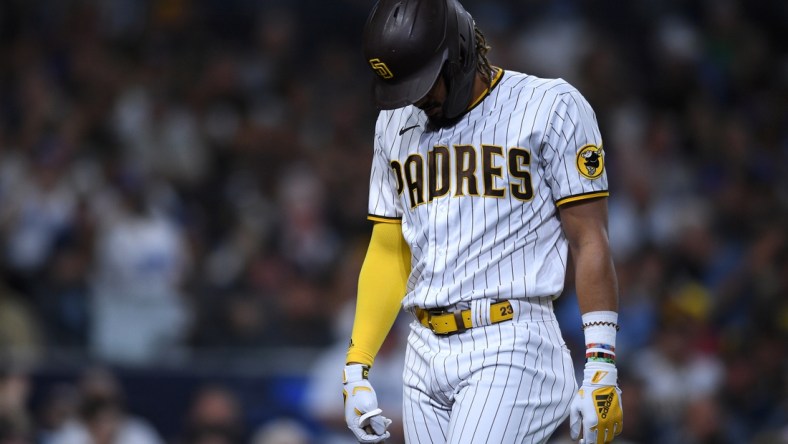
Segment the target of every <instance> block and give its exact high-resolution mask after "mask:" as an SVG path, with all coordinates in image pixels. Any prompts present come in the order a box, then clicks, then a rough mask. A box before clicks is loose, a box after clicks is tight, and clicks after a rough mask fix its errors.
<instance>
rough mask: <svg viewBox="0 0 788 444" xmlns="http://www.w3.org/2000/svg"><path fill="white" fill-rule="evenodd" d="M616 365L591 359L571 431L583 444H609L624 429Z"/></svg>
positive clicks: (576, 400) (572, 411)
mask: <svg viewBox="0 0 788 444" xmlns="http://www.w3.org/2000/svg"><path fill="white" fill-rule="evenodd" d="M617 379H618V371H617V370H616V366H615V365H613V364H609V363H606V362H587V363H586V366H585V369H584V370H583V384H582V386H581V387H580V389H579V390H578V391H577V394H576V395H575V398H574V399H573V400H572V405H571V407H570V410H569V433H570V435H571V437H572V439H574V440H577V439H580V438H581V437H582V439H580V442H581V443H582V444H606V443H610V442H613V438H614V437H615V436H618V435H620V434H621V431H622V430H624V412H623V409H622V408H621V389H619V388H618V383H617Z"/></svg>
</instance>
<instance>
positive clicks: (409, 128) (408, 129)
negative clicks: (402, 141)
mask: <svg viewBox="0 0 788 444" xmlns="http://www.w3.org/2000/svg"><path fill="white" fill-rule="evenodd" d="M418 127H419V125H413V126H406V127H405V128H402V129H400V130H399V135H400V136H401V135H403V134H405V133H407V132H408V131H410V130H412V129H413V128H418Z"/></svg>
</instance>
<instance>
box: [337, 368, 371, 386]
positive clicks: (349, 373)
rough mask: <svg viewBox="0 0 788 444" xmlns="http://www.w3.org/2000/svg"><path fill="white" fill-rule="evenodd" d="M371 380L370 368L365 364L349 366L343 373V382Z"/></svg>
mask: <svg viewBox="0 0 788 444" xmlns="http://www.w3.org/2000/svg"><path fill="white" fill-rule="evenodd" d="M365 379H369V366H367V365H363V364H348V365H346V366H345V369H344V371H343V372H342V381H343V382H344V383H346V384H347V383H348V382H359V381H361V380H365Z"/></svg>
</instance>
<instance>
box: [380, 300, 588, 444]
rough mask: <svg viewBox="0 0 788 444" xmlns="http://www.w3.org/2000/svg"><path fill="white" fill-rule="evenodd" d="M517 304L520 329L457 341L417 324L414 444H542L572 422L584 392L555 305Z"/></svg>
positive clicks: (409, 411)
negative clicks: (576, 401)
mask: <svg viewBox="0 0 788 444" xmlns="http://www.w3.org/2000/svg"><path fill="white" fill-rule="evenodd" d="M515 304H516V305H515V313H517V314H516V315H515V318H514V319H513V320H512V321H508V322H501V323H498V324H495V325H489V326H486V327H483V328H472V329H469V330H467V331H466V332H465V333H462V334H457V335H450V336H437V335H434V334H433V333H432V331H430V330H429V329H427V328H424V327H422V326H421V324H419V323H418V321H414V322H413V324H412V326H411V327H412V329H411V333H410V335H409V337H408V347H407V351H406V355H405V371H404V373H403V382H404V403H403V425H404V429H405V440H406V442H407V443H410V444H438V443H441V444H443V443H447V444H479V443H489V444H499V443H512V444H515V443H542V442H546V441H547V439H548V438H549V437H550V435H552V433H553V432H554V431H555V429H556V428H558V426H559V425H560V424H561V422H563V421H564V419H565V418H566V416H567V414H568V412H569V410H568V409H569V405H570V403H571V401H572V397H573V396H574V394H575V391H576V390H577V384H576V383H575V377H574V368H573V366H572V358H571V356H570V354H569V349H568V348H567V347H566V345H565V343H564V341H563V339H562V338H561V332H560V330H559V326H558V322H557V321H556V319H555V317H554V316H553V312H552V304H551V303H550V299H549V298H539V299H534V300H532V301H522V302H520V303H517V302H515ZM526 306H527V307H526ZM518 309H519V310H518ZM384 414H385V412H384Z"/></svg>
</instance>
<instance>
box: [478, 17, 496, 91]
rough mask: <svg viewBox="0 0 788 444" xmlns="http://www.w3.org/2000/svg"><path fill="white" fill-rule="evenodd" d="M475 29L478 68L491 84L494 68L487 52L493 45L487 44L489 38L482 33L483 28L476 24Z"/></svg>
mask: <svg viewBox="0 0 788 444" xmlns="http://www.w3.org/2000/svg"><path fill="white" fill-rule="evenodd" d="M473 31H474V33H475V34H476V70H477V71H479V73H480V74H481V75H482V77H483V78H484V80H486V81H487V84H488V85H490V84H491V83H492V74H493V69H492V66H491V65H490V61H489V60H487V52H488V51H489V50H490V49H492V47H491V46H490V45H488V44H487V39H486V38H484V33H482V30H481V29H479V27H478V26H476V25H474V26H473Z"/></svg>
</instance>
